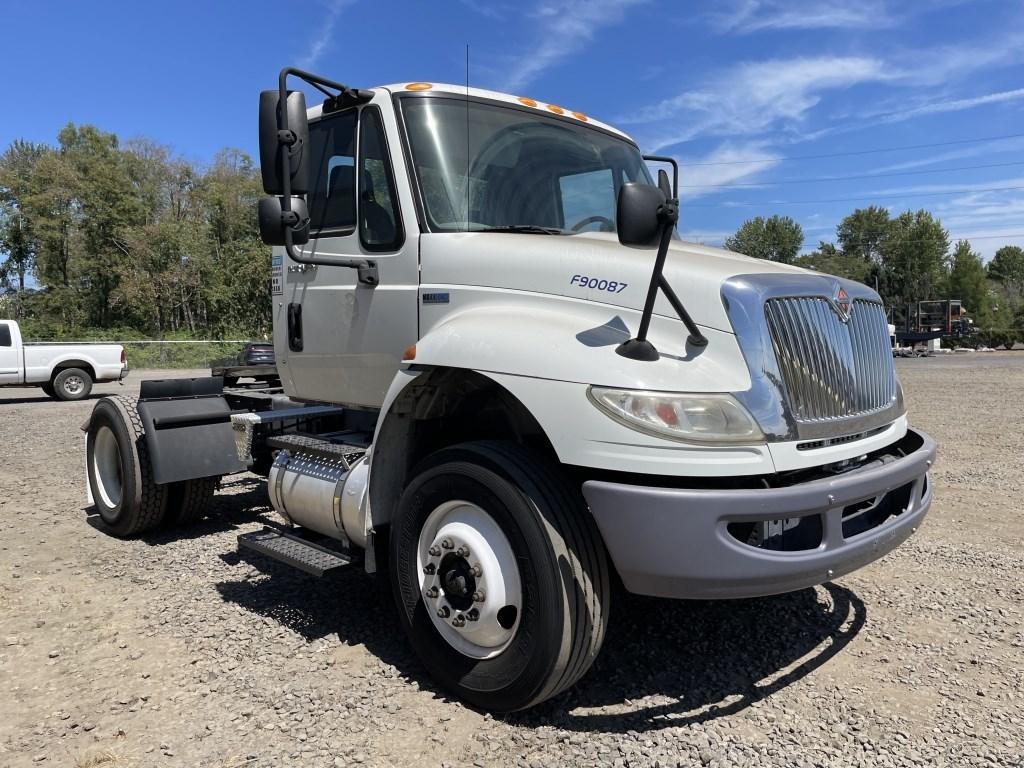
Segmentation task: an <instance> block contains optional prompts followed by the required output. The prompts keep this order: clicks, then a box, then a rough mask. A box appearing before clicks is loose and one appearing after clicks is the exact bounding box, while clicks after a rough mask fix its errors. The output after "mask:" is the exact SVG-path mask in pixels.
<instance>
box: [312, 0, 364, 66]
mask: <svg viewBox="0 0 1024 768" xmlns="http://www.w3.org/2000/svg"><path fill="white" fill-rule="evenodd" d="M354 2H355V0H332V2H330V3H328V4H327V12H326V13H325V14H324V17H323V19H322V21H321V26H320V31H319V32H318V33H317V34H316V37H314V38H313V40H312V42H311V43H310V45H309V50H308V51H307V52H306V55H305V56H303V57H302V58H301V59H299V64H298V66H299V68H300V69H312V68H313V67H315V66H316V64H317V62H318V61H319V60H320V57H321V56H323V54H324V51H325V50H326V49H327V45H328V43H330V42H331V36H332V35H333V34H334V27H335V25H336V24H337V23H338V16H339V15H341V11H342V10H343V9H344V8H345V7H346V6H349V5H352V3H354Z"/></svg>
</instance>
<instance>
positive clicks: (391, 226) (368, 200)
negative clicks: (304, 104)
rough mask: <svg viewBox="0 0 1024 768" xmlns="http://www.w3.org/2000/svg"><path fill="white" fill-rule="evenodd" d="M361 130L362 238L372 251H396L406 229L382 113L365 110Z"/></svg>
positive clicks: (360, 191) (360, 197) (366, 246)
mask: <svg viewBox="0 0 1024 768" xmlns="http://www.w3.org/2000/svg"><path fill="white" fill-rule="evenodd" d="M359 130H360V143H359V238H360V240H361V241H362V243H363V246H364V247H365V248H366V249H367V250H368V251H389V250H393V249H395V248H397V247H398V245H399V244H400V243H401V241H402V228H401V223H400V221H399V218H398V204H397V201H396V200H395V183H394V175H393V174H392V172H391V160H390V158H389V157H388V146H387V142H386V141H385V139H384V125H383V123H382V122H381V117H380V113H379V112H378V111H377V110H376V109H373V108H367V109H364V110H363V113H362V115H361V117H360V128H359Z"/></svg>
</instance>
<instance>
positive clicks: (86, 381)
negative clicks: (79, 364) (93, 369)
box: [53, 368, 92, 400]
mask: <svg viewBox="0 0 1024 768" xmlns="http://www.w3.org/2000/svg"><path fill="white" fill-rule="evenodd" d="M53 390H54V393H55V394H56V396H57V399H58V400H84V399H85V398H87V397H88V396H89V393H90V392H92V376H90V375H89V374H88V373H87V372H86V371H83V370H82V369H81V368H65V369H64V370H62V371H59V372H58V373H57V375H56V376H54V377H53Z"/></svg>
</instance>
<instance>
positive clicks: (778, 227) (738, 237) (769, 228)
mask: <svg viewBox="0 0 1024 768" xmlns="http://www.w3.org/2000/svg"><path fill="white" fill-rule="evenodd" d="M803 244H804V231H803V229H802V228H801V227H800V225H799V224H797V223H796V222H795V221H793V219H791V218H790V217H789V216H772V217H770V218H768V219H765V218H764V217H762V216H758V217H757V218H754V219H748V220H747V221H745V222H743V224H742V225H741V226H740V228H739V229H737V230H736V234H735V235H733V236H732V237H730V238H729V239H727V240H726V241H725V247H726V248H728V249H729V250H730V251H735V252H736V253H743V254H746V255H747V256H753V257H754V258H757V259H767V260H768V261H781V262H783V263H784V264H792V263H793V262H794V261H795V260H796V255H797V254H798V253H799V252H800V248H801V246H802V245H803Z"/></svg>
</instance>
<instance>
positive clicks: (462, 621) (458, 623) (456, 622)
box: [452, 613, 466, 627]
mask: <svg viewBox="0 0 1024 768" xmlns="http://www.w3.org/2000/svg"><path fill="white" fill-rule="evenodd" d="M452 626H453V627H464V626H466V617H465V616H463V615H462V614H461V613H460V614H459V615H458V616H456V617H455V618H454V619H452Z"/></svg>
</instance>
